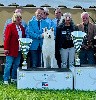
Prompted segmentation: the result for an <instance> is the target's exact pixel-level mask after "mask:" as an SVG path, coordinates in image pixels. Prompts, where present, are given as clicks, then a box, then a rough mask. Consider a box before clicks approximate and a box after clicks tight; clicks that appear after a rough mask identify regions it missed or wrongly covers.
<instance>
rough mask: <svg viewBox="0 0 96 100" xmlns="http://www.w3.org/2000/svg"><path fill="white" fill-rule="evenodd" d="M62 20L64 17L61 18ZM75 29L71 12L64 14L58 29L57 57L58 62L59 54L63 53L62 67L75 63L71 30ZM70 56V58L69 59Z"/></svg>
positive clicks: (56, 41)
mask: <svg viewBox="0 0 96 100" xmlns="http://www.w3.org/2000/svg"><path fill="white" fill-rule="evenodd" d="M61 20H62V19H61ZM73 31H75V25H74V23H73V21H72V17H71V14H70V13H65V14H63V20H62V21H61V23H60V25H59V26H58V27H57V29H56V40H55V47H56V48H55V49H56V59H57V62H58V60H59V59H58V58H59V57H58V54H59V53H60V55H61V68H67V66H68V65H69V67H70V66H72V65H73V64H74V57H75V48H74V44H73V39H72V35H71V32H73ZM68 58H69V59H68Z"/></svg>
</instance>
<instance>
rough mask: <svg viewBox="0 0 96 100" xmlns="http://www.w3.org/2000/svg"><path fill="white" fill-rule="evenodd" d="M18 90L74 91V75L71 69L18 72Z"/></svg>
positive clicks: (42, 69)
mask: <svg viewBox="0 0 96 100" xmlns="http://www.w3.org/2000/svg"><path fill="white" fill-rule="evenodd" d="M17 88H18V89H26V88H29V89H32V88H34V89H73V75H72V72H71V71H70V70H69V69H59V68H57V69H56V68H51V69H47V68H34V69H27V70H24V69H23V70H22V69H21V68H19V69H18V71H17Z"/></svg>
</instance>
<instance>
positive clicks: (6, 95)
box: [0, 77, 96, 100]
mask: <svg viewBox="0 0 96 100" xmlns="http://www.w3.org/2000/svg"><path fill="white" fill-rule="evenodd" d="M0 100H96V91H79V90H40V89H38V90H35V89H17V86H16V84H9V85H4V84H3V81H2V77H1V79H0Z"/></svg>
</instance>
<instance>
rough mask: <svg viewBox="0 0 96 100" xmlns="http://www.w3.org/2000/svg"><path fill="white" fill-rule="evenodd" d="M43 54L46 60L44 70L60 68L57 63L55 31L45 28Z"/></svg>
mask: <svg viewBox="0 0 96 100" xmlns="http://www.w3.org/2000/svg"><path fill="white" fill-rule="evenodd" d="M42 53H43V60H44V68H48V67H51V68H58V66H57V61H56V59H55V40H54V29H53V28H51V29H50V30H48V29H47V28H44V40H43V45H42Z"/></svg>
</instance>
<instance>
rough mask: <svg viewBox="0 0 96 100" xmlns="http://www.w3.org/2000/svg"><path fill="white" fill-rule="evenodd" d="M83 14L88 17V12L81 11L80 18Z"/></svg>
mask: <svg viewBox="0 0 96 100" xmlns="http://www.w3.org/2000/svg"><path fill="white" fill-rule="evenodd" d="M83 16H87V17H89V13H88V12H83V13H82V14H81V18H82V17H83Z"/></svg>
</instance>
